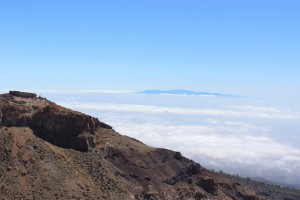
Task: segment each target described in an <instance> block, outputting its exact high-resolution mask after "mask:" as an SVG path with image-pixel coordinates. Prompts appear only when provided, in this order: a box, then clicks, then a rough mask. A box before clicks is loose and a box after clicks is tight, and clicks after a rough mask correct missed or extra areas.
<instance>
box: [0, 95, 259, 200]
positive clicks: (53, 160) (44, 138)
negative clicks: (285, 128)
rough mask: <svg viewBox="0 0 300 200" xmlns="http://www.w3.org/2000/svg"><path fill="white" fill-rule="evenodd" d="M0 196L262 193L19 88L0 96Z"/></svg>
mask: <svg viewBox="0 0 300 200" xmlns="http://www.w3.org/2000/svg"><path fill="white" fill-rule="evenodd" d="M141 131H142V130H141ZM0 197H1V198H2V199H5V200H7V199H125V200H126V199H145V200H146V199H147V200H150V199H151V200H152V199H153V200H156V199H157V200H158V199H164V200H165V199H166V200H168V199H169V200H173V199H190V200H193V199H194V200H199V199H228V200H230V199H237V200H238V199H245V200H257V199H259V198H258V196H257V195H256V194H255V192H254V191H252V190H251V189H249V188H248V187H247V186H245V185H243V184H241V183H239V182H237V181H234V180H233V179H230V178H226V177H221V176H219V175H218V174H217V173H213V172H210V171H208V170H206V169H205V168H203V167H202V166H201V165H200V164H198V163H195V162H194V161H192V160H190V159H188V158H185V157H183V156H182V155H181V154H180V153H179V152H174V151H171V150H166V149H159V148H153V147H149V146H147V145H145V144H143V143H141V142H140V141H137V140H135V139H133V138H130V137H127V136H123V135H120V134H119V133H117V132H115V131H114V130H113V129H112V127H111V126H109V125H107V124H105V123H103V122H100V121H99V120H98V119H97V118H94V117H91V116H88V115H86V114H83V113H80V112H76V111H72V110H70V109H67V108H63V107H61V106H59V105H57V104H55V103H53V102H50V101H48V100H46V99H45V98H41V97H37V95H36V94H33V93H23V92H18V91H11V92H9V93H8V94H3V95H0Z"/></svg>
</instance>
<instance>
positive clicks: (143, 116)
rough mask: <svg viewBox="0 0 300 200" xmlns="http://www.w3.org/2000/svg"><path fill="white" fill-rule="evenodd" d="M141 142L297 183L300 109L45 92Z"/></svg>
mask: <svg viewBox="0 0 300 200" xmlns="http://www.w3.org/2000/svg"><path fill="white" fill-rule="evenodd" d="M44 96H46V97H49V98H50V99H51V100H53V101H56V102H58V103H59V104H61V105H63V106H66V107H68V108H72V109H75V110H79V111H82V112H85V113H88V114H90V115H93V116H95V117H98V118H99V119H100V120H101V121H103V122H105V123H108V124H110V125H112V126H113V128H114V129H115V130H116V131H118V132H119V133H121V134H124V135H128V136H130V137H133V138H136V139H139V140H140V141H142V142H143V143H145V144H147V145H150V146H154V147H161V148H168V149H172V150H174V151H180V152H181V153H182V154H183V155H185V156H186V157H189V158H191V159H193V160H195V161H197V162H199V163H200V164H201V165H203V166H205V167H208V168H210V169H215V170H223V171H225V172H229V173H232V174H240V175H242V176H248V177H261V178H265V179H268V180H270V181H274V182H281V183H287V184H300V171H299V169H300V145H299V144H300V143H299V141H300V134H299V130H300V125H299V123H298V121H299V120H300V113H299V112H297V111H295V110H293V109H283V108H279V107H275V106H273V105H269V106H266V105H264V104H262V103H257V102H256V101H254V100H249V99H244V98H240V99H236V98H235V99H231V98H225V97H205V96H203V97H202V96H191V97H189V96H174V95H173V96H162V95H145V94H135V93H125V92H124V93H118V94H115V93H113V92H110V93H105V92H98V93H84V94H44Z"/></svg>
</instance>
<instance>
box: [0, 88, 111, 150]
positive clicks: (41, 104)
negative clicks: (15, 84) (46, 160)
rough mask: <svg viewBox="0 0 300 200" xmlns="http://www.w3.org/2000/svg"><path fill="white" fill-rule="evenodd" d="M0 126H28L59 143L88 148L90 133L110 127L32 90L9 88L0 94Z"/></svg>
mask: <svg viewBox="0 0 300 200" xmlns="http://www.w3.org/2000/svg"><path fill="white" fill-rule="evenodd" d="M0 100H1V101H0V126H7V127H13V126H16V127H22V126H26V127H30V128H31V129H32V130H33V131H34V132H35V134H36V135H38V136H39V137H41V138H43V139H45V140H47V141H49V142H51V143H53V144H55V145H58V146H62V147H68V148H73V149H76V150H80V151H87V150H88V149H90V148H93V147H94V146H95V144H94V136H93V133H94V132H95V131H96V130H97V129H98V128H100V127H102V128H108V129H111V127H110V126H109V125H107V124H105V123H103V122H100V121H99V120H98V119H97V118H94V117H91V116H89V115H85V114H83V113H80V112H76V111H72V110H69V109H66V108H63V107H61V106H58V105H57V104H55V103H53V102H50V101H48V100H47V99H44V98H40V97H39V98H38V97H37V95H36V94H34V93H26V92H19V91H10V92H9V94H4V95H1V96H0Z"/></svg>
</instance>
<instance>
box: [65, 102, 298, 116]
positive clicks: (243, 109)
mask: <svg viewBox="0 0 300 200" xmlns="http://www.w3.org/2000/svg"><path fill="white" fill-rule="evenodd" d="M67 106H69V107H72V108H75V109H93V110H98V111H115V112H138V113H152V114H155V113H171V114H182V115H210V116H225V117H252V118H266V119H300V113H298V112H293V111H289V110H279V109H278V108H274V107H254V106H227V107H225V108H223V109H201V108H200V109H199V108H197V109H192V108H178V107H159V106H149V105H130V104H109V103H102V104H93V103H73V104H67Z"/></svg>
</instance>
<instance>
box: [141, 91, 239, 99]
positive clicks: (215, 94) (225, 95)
mask: <svg viewBox="0 0 300 200" xmlns="http://www.w3.org/2000/svg"><path fill="white" fill-rule="evenodd" d="M138 93H139V94H154V95H160V94H164V95H187V96H189V95H194V96H216V97H241V96H238V95H233V94H223V93H215V92H197V91H192V90H183V89H175V90H144V91H141V92H138Z"/></svg>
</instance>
